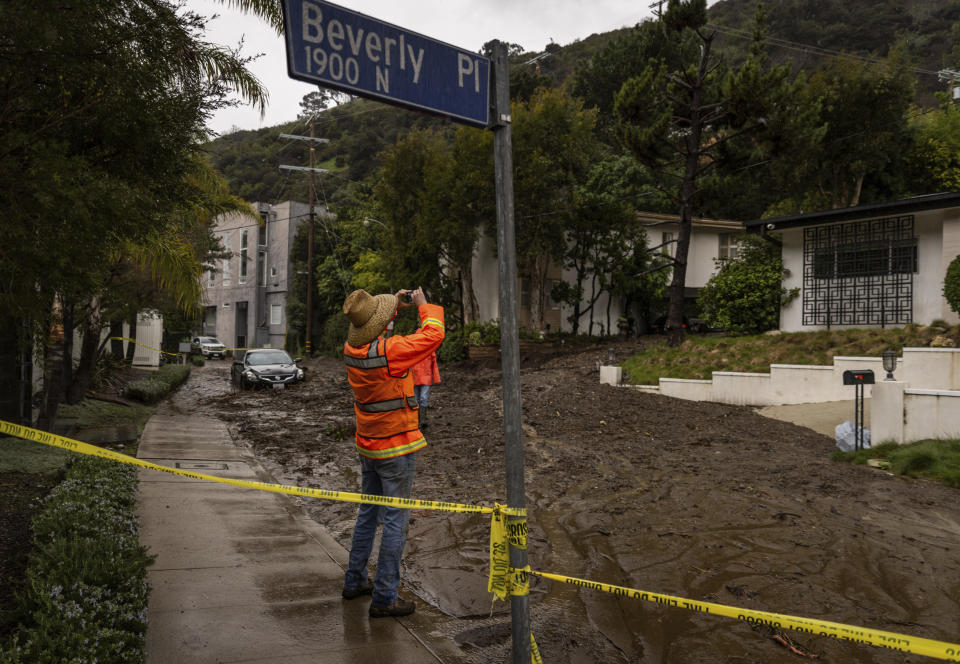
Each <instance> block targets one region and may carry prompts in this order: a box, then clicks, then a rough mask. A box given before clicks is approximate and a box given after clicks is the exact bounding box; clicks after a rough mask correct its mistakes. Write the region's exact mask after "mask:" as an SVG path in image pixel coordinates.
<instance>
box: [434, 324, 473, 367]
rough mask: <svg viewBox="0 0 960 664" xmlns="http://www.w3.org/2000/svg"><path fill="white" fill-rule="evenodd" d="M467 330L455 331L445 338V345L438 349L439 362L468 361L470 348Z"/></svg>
mask: <svg viewBox="0 0 960 664" xmlns="http://www.w3.org/2000/svg"><path fill="white" fill-rule="evenodd" d="M469 345H470V344H469V342H468V339H467V334H466V330H463V329H460V330H454V331H453V332H451V333H449V334H447V335H446V336H444V338H443V343H442V344H440V348H439V349H437V361H438V362H459V361H461V360H465V359H467V347H468V346H469Z"/></svg>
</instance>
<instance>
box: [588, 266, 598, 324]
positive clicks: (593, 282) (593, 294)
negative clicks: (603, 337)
mask: <svg viewBox="0 0 960 664" xmlns="http://www.w3.org/2000/svg"><path fill="white" fill-rule="evenodd" d="M596 301H597V274H596V273H594V274H593V277H592V278H591V279H590V327H589V329H590V335H591V336H592V335H593V309H594V307H593V303H594V302H596Z"/></svg>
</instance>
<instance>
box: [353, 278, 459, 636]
mask: <svg viewBox="0 0 960 664" xmlns="http://www.w3.org/2000/svg"><path fill="white" fill-rule="evenodd" d="M407 295H409V298H410V302H411V303H412V304H401V302H402V298H403V297H404V296H407ZM407 306H416V307H417V310H418V313H419V317H420V329H419V330H418V331H417V332H415V333H414V334H409V335H406V336H391V337H389V338H384V337H383V336H381V333H382V332H383V331H384V329H385V328H386V326H387V324H388V323H389V322H390V321H392V320H393V319H394V317H396V315H397V311H398V309H401V308H404V307H407ZM343 313H344V314H346V316H347V318H348V319H349V320H350V331H349V333H348V334H347V342H346V343H345V344H344V346H343V359H344V362H345V363H346V365H347V378H348V380H349V381H350V387H352V388H353V399H354V401H353V409H354V413H355V415H356V420H357V433H356V442H357V452H359V454H360V466H361V470H362V471H363V472H362V476H361V491H362V492H363V493H365V494H369V495H378V496H392V497H397V498H409V497H410V493H411V491H412V489H413V473H414V462H415V459H416V456H417V455H416V452H417V451H418V450H421V449H423V448H424V447H426V445H427V441H426V440H425V439H424V437H423V434H422V433H421V432H420V429H419V426H418V421H417V420H418V418H417V411H418V407H417V399H416V397H415V396H414V392H413V376H412V375H411V374H410V371H409V370H410V368H411V367H413V366H414V365H415V364H417V363H418V362H420V360H422V359H423V358H424V357H426V356H428V355H429V354H430V353H433V352H434V351H435V350H436V349H437V348H438V347H439V346H440V342H442V341H443V334H444V329H443V307H440V306H438V305H435V304H428V303H427V299H426V297H424V295H423V290H422V289H420V288H418V289H416V290H414V291H409V290H400V291H398V292H397V294H396V295H390V294H384V295H377V296H372V295H370V294H369V293H368V292H366V291H365V290H355V291H353V292H352V293H350V295H348V296H347V299H346V300H345V301H344V303H343ZM409 517H410V511H409V510H407V509H401V508H395V507H384V506H379V505H368V504H361V505H360V509H359V512H358V513H357V523H356V525H355V526H354V528H353V542H352V544H351V546H350V562H349V564H348V566H347V573H346V576H345V578H344V584H343V593H342V594H343V598H344V599H355V598H357V597H361V596H363V595H371V594H372V595H373V602H372V603H371V604H370V611H369V615H370V617H371V618H383V617H387V616H406V615H409V614H411V613H413V612H414V610H415V609H416V605H415V604H414V603H413V602H412V601H407V600H404V599H400V598H399V597H398V596H397V587H398V586H399V585H400V558H401V556H402V554H403V547H404V544H406V539H407V521H408V519H409ZM381 520H382V522H383V537H382V538H381V541H380V553H379V557H378V558H377V575H376V578H375V579H374V581H373V583H371V582H370V579H369V576H368V575H367V561H368V559H369V558H370V554H371V552H372V550H373V540H374V537H375V535H376V533H377V524H378V523H379V522H380V521H381Z"/></svg>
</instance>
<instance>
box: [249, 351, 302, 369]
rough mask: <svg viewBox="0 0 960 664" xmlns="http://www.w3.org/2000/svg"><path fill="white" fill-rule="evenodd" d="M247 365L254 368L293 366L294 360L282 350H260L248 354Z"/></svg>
mask: <svg viewBox="0 0 960 664" xmlns="http://www.w3.org/2000/svg"><path fill="white" fill-rule="evenodd" d="M247 364H249V365H250V366H252V367H255V366H259V365H263V364H293V360H291V359H290V356H289V355H287V353H286V352H285V351H282V350H264V351H259V350H258V351H256V352H253V351H251V352H249V353H247Z"/></svg>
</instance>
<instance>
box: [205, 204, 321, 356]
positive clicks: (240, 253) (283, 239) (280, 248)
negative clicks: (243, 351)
mask: <svg viewBox="0 0 960 664" xmlns="http://www.w3.org/2000/svg"><path fill="white" fill-rule="evenodd" d="M252 207H253V208H254V209H255V210H256V211H257V213H258V214H259V216H260V219H261V223H257V221H256V220H255V219H251V218H250V217H246V216H243V215H239V214H227V215H222V216H221V217H220V218H219V219H218V220H217V223H216V226H215V227H214V233H215V234H216V235H217V236H219V238H220V240H221V242H222V244H223V247H224V249H226V250H227V251H229V252H230V257H229V258H225V259H223V260H221V261H220V264H219V265H218V266H217V269H216V270H212V271H210V272H208V273H207V275H206V278H205V281H204V298H205V303H206V307H205V309H204V316H203V323H202V326H201V329H200V330H198V334H202V335H207V336H215V337H217V338H219V339H220V341H222V342H223V343H224V344H225V345H226V346H227V348H282V347H283V345H284V341H285V339H286V334H287V317H286V304H287V292H288V290H289V288H290V284H291V283H292V282H293V274H292V265H291V262H290V250H291V248H292V246H293V239H294V237H295V236H296V234H297V230H298V229H299V227H300V226H301V225H303V224H307V223H309V219H310V207H309V206H308V205H307V204H306V203H300V202H296V201H285V202H283V203H278V204H276V205H270V204H267V203H253V204H252ZM315 215H316V216H317V218H319V217H320V216H321V215H323V216H327V215H329V212H327V211H326V210H325V209H323V208H321V207H317V208H316V209H315Z"/></svg>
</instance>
